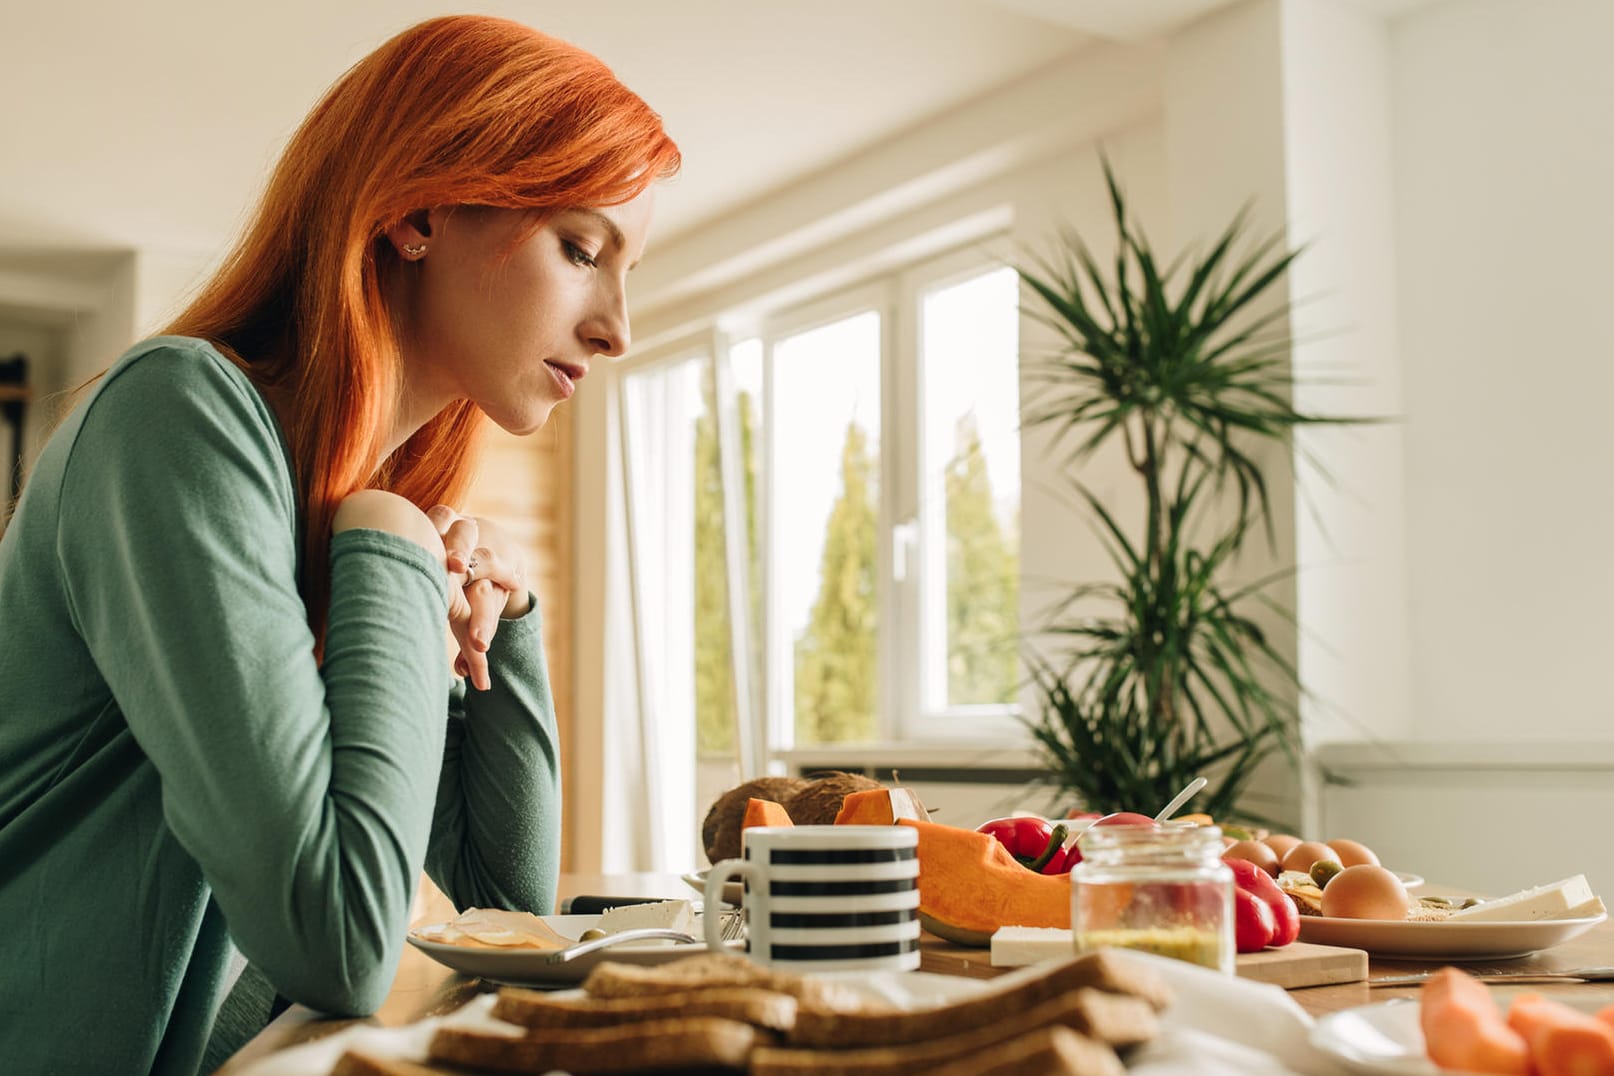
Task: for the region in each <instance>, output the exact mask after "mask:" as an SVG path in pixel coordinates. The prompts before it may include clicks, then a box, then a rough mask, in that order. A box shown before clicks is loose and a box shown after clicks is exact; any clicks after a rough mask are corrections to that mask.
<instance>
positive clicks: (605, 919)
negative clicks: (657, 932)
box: [596, 900, 700, 945]
mask: <svg viewBox="0 0 1614 1076" xmlns="http://www.w3.org/2000/svg"><path fill="white" fill-rule="evenodd" d="M646 928H654V929H663V930H681V931H683V932H684V933H685V934H691V935H694V936H695V937H697V938H698V937H700V932H699V930H697V929H696V926H695V910H694V908H693V907H692V906H691V905H690V903H689V901H687V900H663V901H658V902H656V903H655V904H624V905H622V906H621V907H620V908H610V909H607V910H606V913H605V914H604V915H602V916H600V922H599V925H598V927H597V928H596V929H598V930H601V931H603V932H605V933H606V934H617V933H620V932H622V931H624V930H643V929H646ZM623 944H624V945H633V944H636V945H676V944H678V943H677V942H675V941H673V940H672V939H671V938H661V939H655V940H651V941H643V942H636V943H634V942H624V943H623Z"/></svg>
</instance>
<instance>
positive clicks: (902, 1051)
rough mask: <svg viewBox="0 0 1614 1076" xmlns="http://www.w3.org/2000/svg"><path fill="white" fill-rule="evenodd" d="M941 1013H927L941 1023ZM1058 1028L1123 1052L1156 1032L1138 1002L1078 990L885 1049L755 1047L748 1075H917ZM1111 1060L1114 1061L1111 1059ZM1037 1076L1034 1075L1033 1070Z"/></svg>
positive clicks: (1151, 1013)
mask: <svg viewBox="0 0 1614 1076" xmlns="http://www.w3.org/2000/svg"><path fill="white" fill-rule="evenodd" d="M946 1012H947V1010H946V1009H938V1010H934V1011H933V1013H932V1015H933V1016H935V1017H937V1018H938V1020H940V1018H943V1017H945V1015H946ZM1052 1025H1061V1026H1064V1027H1067V1028H1070V1029H1071V1030H1072V1031H1077V1032H1081V1033H1082V1034H1083V1035H1084V1036H1085V1037H1087V1038H1088V1039H1091V1040H1093V1041H1094V1042H1095V1043H1099V1044H1103V1045H1104V1046H1105V1047H1107V1048H1109V1049H1126V1048H1128V1047H1131V1046H1136V1045H1138V1044H1139V1043H1142V1042H1147V1041H1148V1040H1149V1039H1152V1038H1153V1037H1154V1036H1155V1035H1156V1034H1157V1033H1158V1031H1159V1022H1158V1018H1157V1017H1156V1015H1155V1010H1154V1006H1152V1005H1151V1004H1149V1003H1148V1002H1147V1001H1144V1000H1143V999H1142V998H1135V997H1130V996H1128V995H1125V994H1109V993H1105V992H1104V991H1102V990H1095V989H1092V988H1091V987H1081V988H1079V989H1076V990H1072V991H1069V992H1068V993H1065V994H1062V995H1060V996H1059V997H1057V998H1053V999H1050V1000H1048V1001H1044V1002H1042V1003H1041V1004H1038V1005H1035V1006H1032V1007H1030V1008H1025V1009H1020V1010H1014V1009H1005V1010H1003V1012H1002V1015H1001V1016H1000V1018H999V1019H998V1020H997V1021H996V1022H995V1023H991V1024H987V1025H984V1026H981V1027H977V1028H974V1029H971V1030H969V1031H964V1032H959V1033H956V1034H948V1033H947V1031H946V1029H945V1026H944V1025H942V1024H940V1023H938V1025H936V1026H934V1027H933V1028H932V1029H931V1037H929V1038H926V1039H924V1040H922V1041H916V1042H908V1043H902V1044H898V1045H891V1046H869V1047H863V1048H853V1049H830V1048H825V1047H819V1048H803V1047H798V1046H789V1047H769V1046H762V1047H758V1048H757V1050H756V1051H755V1052H754V1053H753V1054H752V1055H751V1072H752V1076H862V1074H867V1076H909V1074H913V1076H919V1074H925V1076H928V1074H929V1073H930V1072H931V1071H932V1070H933V1069H935V1068H937V1067H939V1066H942V1065H947V1064H953V1063H955V1062H960V1061H962V1060H963V1059H965V1058H968V1057H970V1056H971V1055H976V1054H979V1055H982V1056H987V1055H992V1056H995V1055H996V1053H997V1052H998V1051H999V1050H1001V1049H1002V1048H1004V1047H1005V1046H1008V1045H1012V1044H1014V1043H1016V1042H1018V1041H1019V1040H1020V1039H1022V1038H1024V1037H1026V1036H1027V1035H1030V1034H1032V1033H1033V1032H1036V1031H1038V1030H1040V1029H1043V1028H1046V1027H1049V1026H1052ZM1112 1058H1113V1055H1112ZM1032 1071H1035V1070H1032Z"/></svg>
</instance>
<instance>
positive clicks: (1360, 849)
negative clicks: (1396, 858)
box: [1323, 837, 1379, 867]
mask: <svg viewBox="0 0 1614 1076" xmlns="http://www.w3.org/2000/svg"><path fill="white" fill-rule="evenodd" d="M1323 843H1324V844H1326V845H1328V847H1330V848H1332V849H1333V850H1334V851H1335V852H1337V853H1339V861H1340V862H1341V863H1343V864H1345V866H1347V867H1359V866H1361V865H1362V864H1363V863H1366V864H1367V865H1368V866H1370V867H1377V866H1378V865H1379V857H1378V856H1376V855H1374V854H1373V849H1371V848H1369V847H1368V846H1367V845H1365V844H1359V843H1357V842H1356V841H1348V840H1346V839H1345V838H1343V837H1336V838H1335V839H1333V840H1331V841H1324V842H1323Z"/></svg>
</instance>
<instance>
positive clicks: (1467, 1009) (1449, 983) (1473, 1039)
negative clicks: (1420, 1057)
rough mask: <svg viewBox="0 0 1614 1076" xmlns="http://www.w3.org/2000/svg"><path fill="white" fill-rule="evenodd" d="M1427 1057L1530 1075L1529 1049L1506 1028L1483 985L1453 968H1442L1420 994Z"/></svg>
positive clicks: (1512, 1075)
mask: <svg viewBox="0 0 1614 1076" xmlns="http://www.w3.org/2000/svg"><path fill="white" fill-rule="evenodd" d="M1418 1001H1419V1016H1418V1020H1419V1023H1420V1024H1421V1025H1422V1026H1423V1038H1424V1044H1425V1048H1426V1049H1427V1050H1428V1053H1429V1060H1431V1061H1433V1062H1434V1063H1435V1064H1437V1065H1439V1066H1440V1067H1442V1068H1449V1069H1467V1070H1468V1071H1469V1072H1491V1073H1498V1074H1502V1076H1531V1074H1532V1073H1533V1072H1534V1070H1533V1069H1532V1068H1531V1066H1530V1049H1529V1047H1528V1046H1527V1045H1526V1044H1525V1040H1524V1036H1522V1035H1520V1034H1519V1032H1518V1031H1516V1030H1514V1029H1513V1028H1511V1027H1509V1026H1508V1023H1507V1021H1506V1020H1504V1019H1503V1018H1502V1010H1500V1009H1498V1008H1497V1007H1496V1001H1495V1000H1494V999H1493V998H1492V997H1491V992H1490V991H1489V990H1487V989H1486V988H1485V984H1484V983H1482V982H1480V981H1479V980H1478V979H1475V978H1473V977H1472V976H1470V975H1467V974H1465V973H1464V972H1461V971H1458V970H1457V969H1456V968H1441V969H1440V970H1439V971H1437V972H1436V973H1435V974H1434V975H1433V976H1431V977H1430V979H1429V980H1428V981H1427V982H1426V983H1424V985H1423V991H1422V993H1421V994H1420V995H1419V998H1418Z"/></svg>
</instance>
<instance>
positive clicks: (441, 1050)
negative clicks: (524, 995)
mask: <svg viewBox="0 0 1614 1076" xmlns="http://www.w3.org/2000/svg"><path fill="white" fill-rule="evenodd" d="M766 1037H767V1033H766V1032H759V1031H758V1030H757V1029H756V1028H754V1027H752V1026H751V1025H750V1024H743V1023H741V1022H739V1021H738V1020H722V1019H718V1018H716V1017H710V1016H699V1017H692V1018H689V1019H678V1020H645V1021H640V1022H637V1023H632V1024H625V1025H621V1026H617V1027H596V1028H568V1029H555V1030H550V1031H545V1032H544V1033H543V1034H541V1035H529V1036H527V1037H524V1038H510V1037H509V1036H506V1035H489V1034H485V1033H482V1032H477V1031H470V1030H466V1029H462V1028H441V1029H439V1030H438V1031H437V1033H436V1034H435V1035H433V1036H432V1040H431V1046H430V1047H429V1048H428V1050H427V1053H428V1055H429V1056H430V1059H431V1060H432V1062H434V1063H435V1062H439V1061H446V1062H448V1063H449V1064H451V1065H464V1066H466V1067H468V1068H474V1069H491V1070H493V1071H494V1072H524V1073H544V1072H549V1071H550V1070H552V1069H561V1070H563V1071H565V1072H569V1073H573V1074H574V1076H596V1074H605V1073H628V1072H646V1071H656V1070H660V1069H709V1068H718V1069H737V1070H742V1071H743V1070H744V1069H745V1067H746V1058H747V1056H749V1055H750V1054H751V1053H752V1052H753V1048H754V1047H755V1046H756V1044H757V1043H758V1042H759V1041H765V1040H766Z"/></svg>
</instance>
